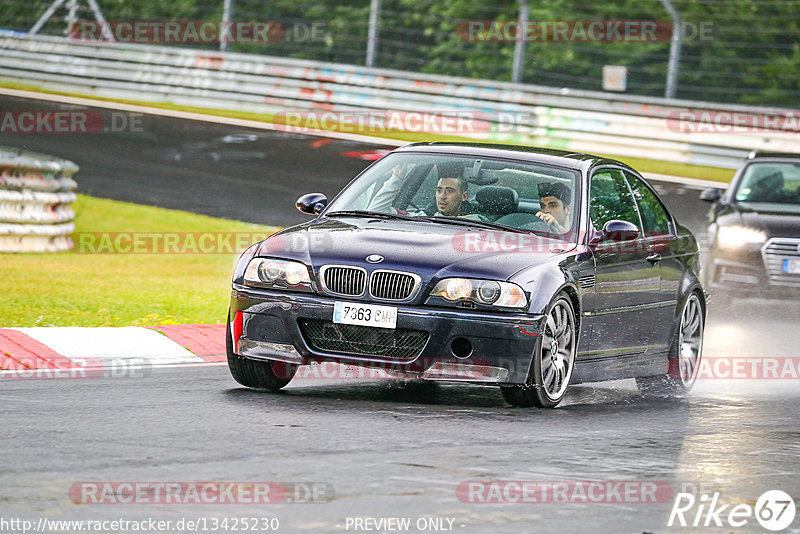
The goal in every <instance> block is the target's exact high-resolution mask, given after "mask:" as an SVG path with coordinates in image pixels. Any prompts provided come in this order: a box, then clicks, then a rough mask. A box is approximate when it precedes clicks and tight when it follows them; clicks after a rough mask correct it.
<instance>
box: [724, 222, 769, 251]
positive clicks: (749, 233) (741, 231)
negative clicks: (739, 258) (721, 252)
mask: <svg viewBox="0 0 800 534" xmlns="http://www.w3.org/2000/svg"><path fill="white" fill-rule="evenodd" d="M766 240H767V234H766V233H764V231H763V230H758V229H757V228H749V227H747V226H721V227H720V228H719V230H717V243H718V244H719V246H720V247H723V248H737V247H741V246H746V245H757V244H761V243H763V242H765V241H766Z"/></svg>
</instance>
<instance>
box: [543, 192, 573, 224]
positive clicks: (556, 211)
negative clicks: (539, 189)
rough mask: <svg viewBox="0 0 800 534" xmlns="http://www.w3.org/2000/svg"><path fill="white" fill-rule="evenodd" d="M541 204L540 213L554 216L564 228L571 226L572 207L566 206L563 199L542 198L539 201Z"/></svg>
mask: <svg viewBox="0 0 800 534" xmlns="http://www.w3.org/2000/svg"><path fill="white" fill-rule="evenodd" d="M539 202H540V204H541V209H540V211H541V212H542V213H548V214H550V215H552V216H553V218H554V219H555V220H556V221H558V224H560V225H561V226H563V227H565V228H566V227H568V226H569V215H570V211H571V210H570V205H569V204H566V205H565V204H564V203H563V202H562V201H561V199H559V198H556V197H542V198H541V199H539Z"/></svg>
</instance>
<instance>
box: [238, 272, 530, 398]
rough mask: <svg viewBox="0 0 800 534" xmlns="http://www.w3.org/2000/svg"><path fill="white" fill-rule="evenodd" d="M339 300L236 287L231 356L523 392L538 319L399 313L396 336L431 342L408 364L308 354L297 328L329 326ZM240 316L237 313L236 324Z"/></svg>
mask: <svg viewBox="0 0 800 534" xmlns="http://www.w3.org/2000/svg"><path fill="white" fill-rule="evenodd" d="M336 300H346V299H333V298H330V297H326V296H321V295H317V294H306V293H289V292H282V291H272V290H266V289H253V288H247V287H243V286H234V288H233V291H232V293H231V313H230V316H229V318H228V321H229V328H231V332H234V333H235V334H236V335H239V334H238V329H237V328H235V327H234V326H233V325H234V322H235V321H237V320H238V321H241V322H240V328H241V334H240V335H239V337H238V339H236V338H234V340H233V342H234V351H235V352H236V353H237V354H239V355H240V356H244V357H246V358H249V359H254V360H271V361H282V362H286V363H292V364H297V365H303V364H308V363H311V362H322V361H335V362H338V363H342V364H346V365H356V366H366V367H373V368H379V369H385V370H387V371H388V372H390V373H391V374H395V375H399V376H406V377H416V378H422V379H428V380H444V381H460V382H484V383H485V382H490V383H513V384H522V383H525V381H526V380H527V377H528V370H529V367H530V364H531V357H532V355H533V351H534V348H535V346H536V342H537V340H538V334H539V332H540V330H541V326H542V324H541V323H542V320H543V316H541V315H527V314H513V313H502V312H498V313H486V312H477V311H472V310H458V309H448V308H435V307H421V306H403V305H398V306H396V307H397V310H398V313H397V328H398V329H409V330H418V331H425V332H428V334H429V337H428V339H427V342H426V343H425V344H424V347H423V348H422V350H421V351H419V353H418V354H416V355H414V356H413V357H410V358H405V359H395V358H388V357H383V356H375V355H353V354H342V353H335V352H326V351H322V350H317V349H313V348H312V347H311V346H310V345H309V342H308V340H307V339H306V337H305V336H304V334H303V331H302V330H301V327H300V321H302V320H323V321H331V319H332V317H333V306H334V302H335V301H336ZM376 304H377V303H376ZM380 304H381V305H387V303H385V302H381V303H380ZM237 313H241V316H240V317H238V318H237ZM463 340H467V341H468V345H469V347H470V348H471V350H470V351H468V353H467V352H466V351H464V350H463V346H464V341H463ZM454 342H455V343H456V347H457V349H456V350H455V352H456V353H457V354H458V356H456V355H455V354H454V349H453V346H454V345H453V344H454ZM459 349H460V350H459Z"/></svg>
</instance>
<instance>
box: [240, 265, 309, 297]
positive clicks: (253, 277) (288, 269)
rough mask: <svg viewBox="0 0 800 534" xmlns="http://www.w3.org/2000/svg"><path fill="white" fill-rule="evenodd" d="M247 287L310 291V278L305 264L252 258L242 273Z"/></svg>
mask: <svg viewBox="0 0 800 534" xmlns="http://www.w3.org/2000/svg"><path fill="white" fill-rule="evenodd" d="M244 284H245V285H247V286H256V287H269V288H273V289H291V290H296V291H311V277H310V276H309V274H308V267H307V266H306V264H305V263H302V262H299V261H291V260H276V259H272V258H253V259H252V260H250V263H249V264H248V265H247V269H246V270H245V272H244Z"/></svg>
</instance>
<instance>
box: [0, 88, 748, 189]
mask: <svg viewBox="0 0 800 534" xmlns="http://www.w3.org/2000/svg"><path fill="white" fill-rule="evenodd" d="M0 87H8V88H10V89H19V90H25V91H38V92H42V93H49V94H56V95H65V96H75V97H81V98H91V99H95V100H102V101H105V102H121V103H124V104H132V105H139V106H149V107H153V108H159V109H169V110H175V111H186V112H192V113H200V114H205V115H213V116H218V117H231V118H236V119H245V120H252V121H258V122H266V123H269V124H274V123H275V115H273V114H263V113H250V112H244V111H230V110H220V109H209V108H199V107H192V106H179V105H175V104H171V103H169V102H147V101H135V100H125V99H114V98H105V97H96V96H92V95H88V94H81V93H68V92H64V91H53V90H49V89H43V88H41V87H37V86H34V85H27V84H20V83H16V82H9V81H2V80H0ZM278 122H280V120H278ZM369 135H370V136H372V137H380V138H383V139H398V140H401V141H408V142H409V143H413V142H418V141H428V142H430V141H453V142H462V141H466V142H475V139H473V138H469V137H462V136H456V135H446V134H438V135H437V134H430V133H416V132H402V131H376V132H369ZM509 143H510V144H514V143H513V142H509ZM598 155H600V156H605V157H609V158H614V159H617V160H619V161H622V162H624V163H627V164H628V165H630V166H631V167H633V168H634V169H636V170H638V171H639V172H644V173H649V172H652V173H658V174H667V175H672V176H683V177H686V178H699V179H703V180H713V181H718V182H730V180H731V178H733V174H734V172H735V171H734V170H733V169H723V168H719V167H706V166H702V165H690V164H688V163H673V162H669V161H662V160H654V159H645V158H632V157H627V156H619V155H615V154H598Z"/></svg>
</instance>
